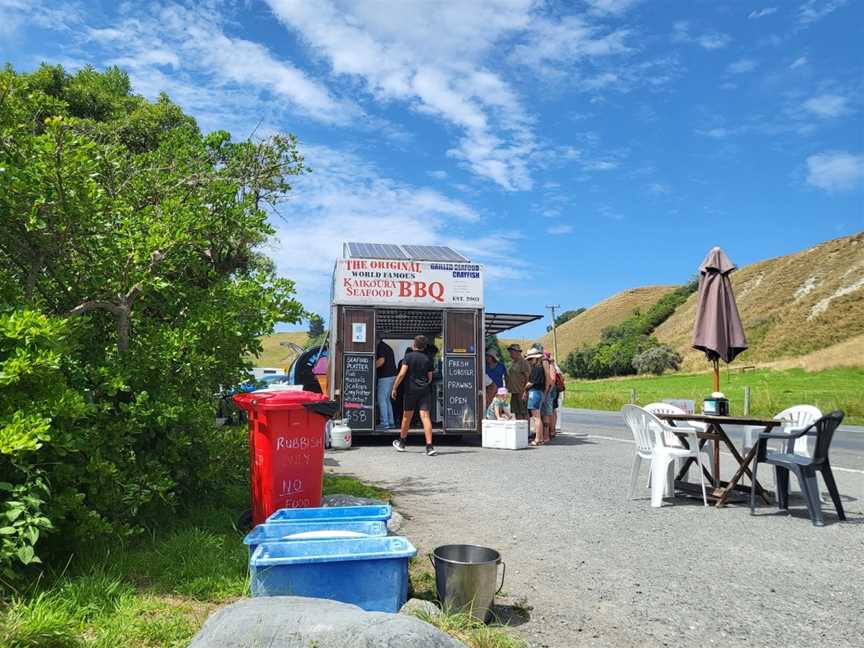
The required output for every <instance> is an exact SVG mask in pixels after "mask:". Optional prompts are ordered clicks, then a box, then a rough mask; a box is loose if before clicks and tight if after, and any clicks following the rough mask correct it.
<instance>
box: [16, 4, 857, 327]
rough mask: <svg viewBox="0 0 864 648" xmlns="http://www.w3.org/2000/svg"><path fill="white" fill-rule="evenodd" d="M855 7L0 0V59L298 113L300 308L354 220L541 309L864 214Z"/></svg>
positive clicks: (849, 228) (821, 233)
mask: <svg viewBox="0 0 864 648" xmlns="http://www.w3.org/2000/svg"><path fill="white" fill-rule="evenodd" d="M862 24H864V3H862V2H861V1H860V0H767V1H753V2H750V1H745V0H741V1H738V2H722V1H720V0H681V1H673V0H664V1H659V0H655V1H651V0H581V1H579V0H573V1H571V2H566V3H565V2H561V3H556V2H539V1H532V0H483V1H480V0H472V1H471V2H465V1H456V2H445V1H443V0H435V1H434V2H433V1H431V0H430V1H428V2H409V1H407V0H404V1H401V2H397V1H396V0H391V1H390V2H362V1H351V2H348V1H339V0H314V2H313V1H312V0H306V1H294V0H266V1H253V0H250V1H248V2H237V3H231V2H221V1H215V0H212V1H210V2H199V3H185V2H158V3H149V2H143V1H142V2H127V3H116V2H104V3H98V2H63V1H62V0H61V1H58V2H39V1H33V2H29V1H27V0H0V58H2V59H3V60H4V61H8V62H11V63H12V64H13V66H14V67H15V68H16V69H18V70H20V71H24V70H30V69H33V68H34V67H35V66H37V65H38V64H39V63H40V62H41V61H49V62H56V63H62V64H64V65H65V66H67V67H68V68H70V69H75V68H78V67H81V66H83V65H87V64H90V65H93V66H95V67H97V68H104V67H105V66H108V65H119V66H121V67H123V68H124V69H126V70H127V71H128V72H129V74H130V76H131V78H132V81H133V84H134V86H135V89H136V91H137V92H140V93H142V94H144V95H146V96H148V97H154V96H156V95H157V94H158V93H159V92H160V91H164V92H167V93H168V94H169V95H170V96H171V97H172V98H173V99H174V100H175V101H177V102H178V103H180V104H181V105H182V106H183V107H184V108H185V109H186V110H187V112H189V113H191V114H192V115H194V116H195V117H196V118H197V119H198V120H199V123H200V124H201V126H202V127H203V128H205V129H208V130H210V129H216V128H224V129H227V130H229V131H231V132H232V133H234V134H235V135H236V136H248V135H249V134H250V133H251V132H253V131H255V129H256V128H257V131H256V132H257V133H258V134H266V133H268V132H273V131H291V132H294V133H296V134H297V135H298V137H299V138H300V140H301V147H302V149H303V152H304V153H305V155H306V157H307V161H308V163H309V165H310V166H311V167H312V168H313V169H314V172H313V173H312V174H310V175H309V176H306V177H304V178H302V179H300V180H298V181H297V182H296V184H295V192H294V194H293V195H292V197H291V199H290V200H289V201H287V202H286V203H285V204H284V205H282V206H281V207H280V210H279V212H280V215H279V216H276V215H274V216H273V223H274V225H275V227H276V228H277V229H278V231H279V240H278V242H277V243H275V244H274V245H273V246H272V248H271V249H269V250H268V252H269V253H270V254H271V255H272V256H273V257H274V258H275V260H276V261H277V264H278V267H279V269H280V271H281V272H282V273H283V274H285V275H286V276H288V277H290V278H292V279H295V280H296V281H297V284H298V292H299V295H300V298H301V299H302V301H303V303H304V304H305V305H306V306H307V307H308V308H310V309H312V310H317V311H319V312H322V313H323V312H325V309H326V306H327V300H328V294H329V289H328V282H329V272H330V269H331V268H332V263H333V260H334V259H335V258H336V257H337V256H338V255H339V253H340V250H341V242H342V241H343V240H359V241H381V242H419V243H428V244H445V245H451V246H453V247H455V248H457V249H459V250H460V251H462V252H464V253H466V254H467V255H468V256H470V257H471V258H472V259H473V260H476V261H481V262H483V263H485V264H486V266H487V271H488V281H487V288H486V301H487V307H488V308H489V309H490V310H499V311H507V312H536V313H541V312H544V305H545V304H549V303H557V304H561V305H562V306H563V307H564V308H574V307H577V306H590V305H591V304H594V303H596V302H597V301H599V300H602V299H603V298H605V297H608V296H610V295H611V294H613V293H615V292H617V291H619V290H623V289H626V288H630V287H634V286H639V285H647V284H657V283H680V282H682V281H684V280H686V279H687V278H688V277H689V276H691V275H692V274H693V273H694V271H695V269H696V267H697V265H698V263H699V262H700V261H701V259H702V258H703V256H704V255H705V253H706V251H707V250H708V249H709V248H710V247H711V246H713V245H720V246H722V247H723V248H724V249H725V250H726V251H727V253H728V254H729V256H730V257H731V258H732V259H733V260H734V261H735V262H736V263H738V264H739V265H745V264H748V263H752V262H754V261H758V260H760V259H764V258H767V257H772V256H778V255H782V254H786V253H789V252H793V251H796V250H799V249H802V248H805V247H808V246H810V245H813V244H815V243H818V242H820V241H824V240H827V239H830V238H835V237H837V236H842V235H845V234H851V233H853V232H857V231H860V230H861V229H864V190H862V185H864V126H862V124H864V122H862V97H864V83H862V79H864V46H862V44H861V43H862V41H861V27H862ZM542 329H543V327H542V326H541V325H539V324H535V325H533V326H531V327H524V328H523V329H521V330H520V331H519V332H520V333H522V334H524V335H525V336H529V335H535V334H539V333H540V332H541V331H542Z"/></svg>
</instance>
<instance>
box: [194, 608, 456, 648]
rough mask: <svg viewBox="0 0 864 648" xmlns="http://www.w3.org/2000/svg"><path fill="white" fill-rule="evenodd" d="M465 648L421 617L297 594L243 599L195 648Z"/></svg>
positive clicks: (213, 619)
mask: <svg viewBox="0 0 864 648" xmlns="http://www.w3.org/2000/svg"><path fill="white" fill-rule="evenodd" d="M261 646H267V648H309V646H315V647H316V648H465V644H462V643H460V642H458V641H456V640H455V639H453V638H452V637H450V636H448V635H446V634H444V633H442V632H441V631H439V630H437V629H435V628H433V627H432V626H431V625H429V624H428V623H424V622H423V621H421V620H420V619H417V618H415V617H410V616H406V615H404V614H387V613H385V612H365V611H364V610H361V609H360V608H359V607H357V606H355V605H348V604H346V603H337V602H336V601H325V600H322V599H312V598H300V597H295V596H270V597H262V598H254V599H243V600H241V601H238V602H237V603H232V604H231V605H229V606H227V607H224V608H222V609H221V610H217V611H216V612H214V613H213V614H211V615H210V617H209V618H208V619H207V622H206V623H205V624H204V627H203V628H202V629H201V632H199V633H198V634H197V635H196V636H195V638H194V639H193V640H192V643H191V644H190V645H189V648H260V647H261Z"/></svg>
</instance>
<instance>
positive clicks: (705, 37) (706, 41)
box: [672, 20, 732, 50]
mask: <svg viewBox="0 0 864 648" xmlns="http://www.w3.org/2000/svg"><path fill="white" fill-rule="evenodd" d="M673 30H674V31H673V34H672V41H673V42H675V43H693V44H696V45H699V47H702V48H703V49H706V50H715V49H721V48H723V47H726V46H727V45H728V44H729V43H731V42H732V37H731V36H729V35H728V34H723V33H721V32H717V31H708V32H704V33H701V34H693V33H692V31H691V25H690V23H689V22H687V21H686V20H680V21H678V22H676V23H675V25H674V26H673Z"/></svg>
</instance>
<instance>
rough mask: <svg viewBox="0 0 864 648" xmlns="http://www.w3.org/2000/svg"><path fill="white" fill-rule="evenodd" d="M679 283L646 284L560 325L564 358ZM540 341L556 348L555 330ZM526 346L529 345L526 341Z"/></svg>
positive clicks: (591, 342)
mask: <svg viewBox="0 0 864 648" xmlns="http://www.w3.org/2000/svg"><path fill="white" fill-rule="evenodd" d="M677 287H678V286H645V287H643V288H633V289H631V290H625V291H624V292H620V293H618V294H617V295H613V296H612V297H609V298H608V299H605V300H603V301H602V302H600V303H599V304H596V305H595V306H592V307H591V308H589V309H588V310H586V311H585V312H584V313H582V314H581V315H577V316H576V317H574V318H573V319H571V320H570V321H568V322H564V324H562V325H561V326H559V327H558V355H559V356H560V358H559V361H563V360H564V358H566V357H567V354H568V353H570V352H571V351H574V350H575V349H578V348H579V347H581V346H583V345H586V344H595V343H597V342H598V341H599V340H600V333H601V332H602V331H603V329H604V328H606V327H607V326H613V325H615V324H620V323H621V322H623V321H624V320H625V319H627V318H628V317H630V315H632V314H633V311H634V310H636V309H637V308H639V309H641V310H643V311H644V310H646V309H648V308H650V307H651V306H652V305H653V304H654V302H656V301H657V300H658V299H660V298H661V297H662V296H663V295H665V294H667V293H669V292H671V291H673V290H675V288H677ZM540 342H541V343H542V344H543V346H544V347H545V348H546V349H549V350H551V349H552V333H547V334H546V335H544V336H543V337H542V338H541V339H540ZM523 348H525V345H524V344H523Z"/></svg>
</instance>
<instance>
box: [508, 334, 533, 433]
mask: <svg viewBox="0 0 864 648" xmlns="http://www.w3.org/2000/svg"><path fill="white" fill-rule="evenodd" d="M507 351H509V352H510V359H511V360H512V364H511V365H510V369H509V370H508V371H507V389H508V390H509V391H510V411H511V412H512V413H513V416H515V417H516V418H517V419H519V420H522V421H525V420H528V403H527V402H526V400H525V394H524V392H525V385H526V384H527V383H528V376H529V375H531V365H529V364H528V361H527V360H526V359H525V358H524V357H523V356H522V347H521V346H519V345H518V344H511V345H510V346H508V347H507Z"/></svg>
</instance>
